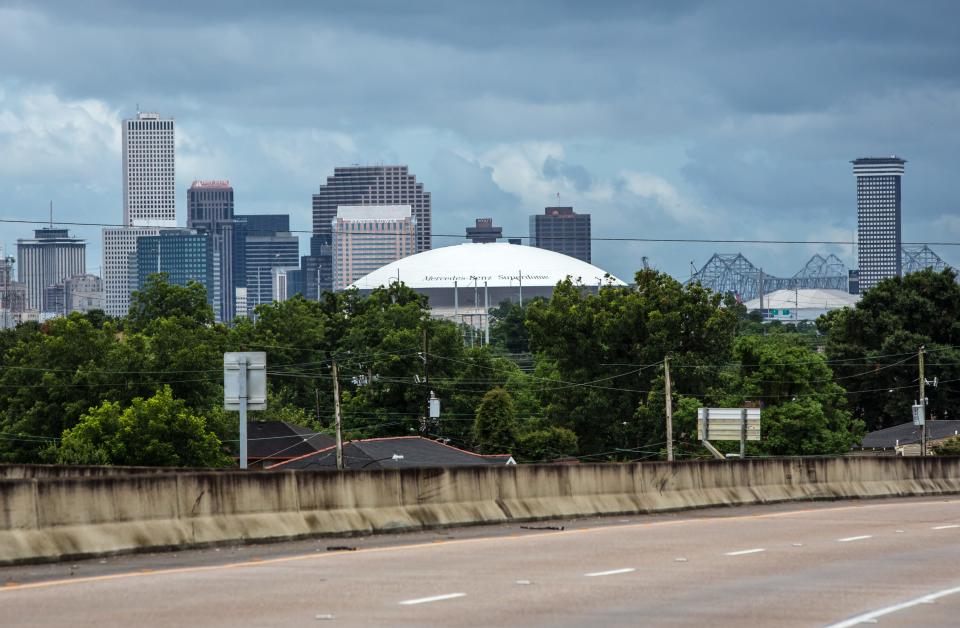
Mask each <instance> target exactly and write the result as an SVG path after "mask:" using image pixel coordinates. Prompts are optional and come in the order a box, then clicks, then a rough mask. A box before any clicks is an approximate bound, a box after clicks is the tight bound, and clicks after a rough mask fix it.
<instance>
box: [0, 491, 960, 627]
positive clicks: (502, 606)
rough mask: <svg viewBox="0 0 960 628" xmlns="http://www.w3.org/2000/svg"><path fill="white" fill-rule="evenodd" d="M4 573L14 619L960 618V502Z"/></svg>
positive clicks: (484, 533) (477, 531) (97, 562)
mask: <svg viewBox="0 0 960 628" xmlns="http://www.w3.org/2000/svg"><path fill="white" fill-rule="evenodd" d="M560 526H563V528H564V529H563V530H554V529H546V528H551V527H560ZM336 547H348V548H355V549H343V550H337V549H328V548H336ZM0 584H3V586H2V587H0V624H2V625H4V626H66V625H69V626H100V627H102V626H137V627H138V628H145V627H148V626H177V625H196V626H231V627H235V626H245V627H246V626H317V625H318V624H319V625H331V626H583V625H590V626H692V625H700V626H702V625H711V626H734V625H736V626H749V625H754V626H850V625H860V623H861V622H865V623H864V625H866V624H870V623H879V624H881V625H883V626H910V625H924V626H956V625H960V499H956V498H946V499H945V498H938V499H901V500H883V501H861V502H832V503H813V504H809V503H804V504H796V503H794V504H781V505H776V506H762V507H743V508H727V509H712V510H705V511H693V512H687V513H675V514H670V515H656V516H633V517H613V518H604V519H591V520H578V521H563V522H550V523H537V524H527V525H526V527H521V526H520V525H509V526H490V527H474V528H464V529H456V530H444V531H440V532H432V533H419V534H416V535H396V536H376V537H369V538H361V539H319V540H316V539H314V540H310V541H301V542H296V543H284V544H276V545H259V546H244V547H224V548H217V549H207V550H203V551H199V550H197V551H189V552H176V553H166V554H152V555H135V556H125V557H111V558H106V559H93V560H88V561H82V562H74V563H60V564H55V565H37V566H21V567H10V568H3V569H0Z"/></svg>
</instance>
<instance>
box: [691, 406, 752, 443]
mask: <svg viewBox="0 0 960 628" xmlns="http://www.w3.org/2000/svg"><path fill="white" fill-rule="evenodd" d="M744 410H746V412H747V426H746V437H747V438H746V439H747V440H760V408H699V409H698V410H697V436H698V438H699V439H700V440H737V441H738V440H740V437H741V435H742V434H743V411H744Z"/></svg>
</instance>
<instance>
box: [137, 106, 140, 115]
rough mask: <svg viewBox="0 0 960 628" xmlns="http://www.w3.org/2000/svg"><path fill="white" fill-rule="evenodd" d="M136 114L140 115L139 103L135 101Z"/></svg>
mask: <svg viewBox="0 0 960 628" xmlns="http://www.w3.org/2000/svg"><path fill="white" fill-rule="evenodd" d="M137 115H138V116H139V115H140V103H137Z"/></svg>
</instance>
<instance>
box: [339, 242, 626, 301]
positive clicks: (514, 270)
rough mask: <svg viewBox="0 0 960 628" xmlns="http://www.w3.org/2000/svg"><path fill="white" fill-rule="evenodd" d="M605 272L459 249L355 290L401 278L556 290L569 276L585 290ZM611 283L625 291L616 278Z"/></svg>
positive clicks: (580, 264)
mask: <svg viewBox="0 0 960 628" xmlns="http://www.w3.org/2000/svg"><path fill="white" fill-rule="evenodd" d="M605 274H606V271H604V270H603V269H601V268H597V267H596V266H594V265H593V264H588V263H586V262H584V261H581V260H579V259H576V258H575V257H570V256H569V255H563V254H562V253H556V252H554V251H548V250H546V249H538V248H536V247H533V246H524V245H521V244H501V243H495V242H494V243H485V244H476V243H468V244H458V245H454V246H445V247H441V248H438V249H431V250H429V251H424V252H423V253H417V254H416V255H411V256H409V257H404V258H403V259H399V260H397V261H395V262H391V263H390V264H387V265H386V266H383V267H381V268H378V269H377V270H375V271H373V272H372V273H370V274H369V275H367V276H365V277H361V278H360V279H358V280H357V281H356V282H354V283H353V284H352V286H351V287H355V288H359V289H361V290H364V289H373V288H378V287H380V286H388V285H390V283H392V282H394V281H396V280H397V279H398V278H399V279H400V281H402V282H403V283H404V284H406V285H407V286H409V287H411V288H414V289H423V288H453V282H454V281H456V282H457V284H458V285H459V286H460V287H466V286H468V285H473V283H474V281H477V282H478V283H479V285H481V286H482V285H483V283H484V282H487V285H488V286H489V287H491V288H494V287H512V286H516V285H517V284H518V278H519V277H521V276H522V279H523V285H524V286H551V287H552V286H555V285H556V284H557V282H559V281H563V280H564V279H566V278H567V277H568V276H569V277H571V278H572V279H573V280H574V281H576V280H578V279H579V280H580V281H582V282H583V283H584V284H586V285H592V286H595V285H597V283H599V282H600V281H603V282H604V283H605V284H606V283H607V280H605V279H604V275H605ZM609 281H610V283H612V284H613V285H617V286H623V285H626V284H624V283H623V282H622V281H620V280H619V279H617V278H616V277H612V278H611V279H610V280H609Z"/></svg>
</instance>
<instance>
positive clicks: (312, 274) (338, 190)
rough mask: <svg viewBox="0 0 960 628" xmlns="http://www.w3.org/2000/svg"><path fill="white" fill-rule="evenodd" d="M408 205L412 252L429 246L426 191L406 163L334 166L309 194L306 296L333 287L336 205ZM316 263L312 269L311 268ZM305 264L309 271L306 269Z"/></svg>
mask: <svg viewBox="0 0 960 628" xmlns="http://www.w3.org/2000/svg"><path fill="white" fill-rule="evenodd" d="M360 205H409V206H410V209H411V212H412V218H413V222H414V225H415V230H416V232H415V235H414V250H413V252H414V253H420V252H422V251H426V250H428V249H429V248H430V246H431V244H430V237H431V233H432V226H431V206H430V192H425V191H424V189H423V183H419V182H417V178H416V176H414V175H412V174H410V173H409V172H408V170H407V166H346V167H343V168H334V171H333V176H332V177H327V183H326V184H325V185H321V186H320V190H319V191H318V192H317V193H316V194H314V195H313V237H311V238H310V257H311V258H312V262H307V263H305V271H304V277H303V280H304V285H305V288H306V295H305V296H307V298H316V297H317V296H318V283H319V291H321V292H322V291H325V290H332V289H333V279H334V278H333V249H332V246H333V222H334V220H335V219H336V217H337V208H338V207H340V206H351V207H356V206H360ZM315 266H316V269H315V270H314V268H315ZM307 267H309V269H310V270H309V272H308V271H307V270H306V268H307Z"/></svg>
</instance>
